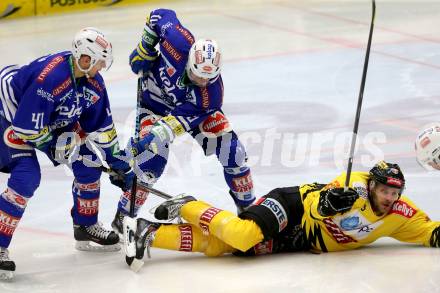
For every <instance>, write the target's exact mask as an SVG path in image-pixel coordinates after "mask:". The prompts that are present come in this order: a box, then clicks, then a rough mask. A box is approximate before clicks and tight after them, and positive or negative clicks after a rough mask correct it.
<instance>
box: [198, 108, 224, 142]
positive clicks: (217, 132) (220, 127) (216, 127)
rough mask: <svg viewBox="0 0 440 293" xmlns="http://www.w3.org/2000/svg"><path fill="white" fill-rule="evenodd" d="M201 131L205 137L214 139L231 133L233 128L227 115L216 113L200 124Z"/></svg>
mask: <svg viewBox="0 0 440 293" xmlns="http://www.w3.org/2000/svg"><path fill="white" fill-rule="evenodd" d="M199 129H200V131H201V132H202V133H203V134H204V135H205V136H207V137H212V138H214V137H219V136H222V135H223V134H225V133H227V132H230V131H231V130H232V127H231V125H230V124H229V121H228V119H227V118H226V117H225V115H224V114H223V113H222V112H220V111H216V112H214V114H211V115H209V116H208V117H207V118H206V119H205V120H204V121H203V122H202V123H200V125H199Z"/></svg>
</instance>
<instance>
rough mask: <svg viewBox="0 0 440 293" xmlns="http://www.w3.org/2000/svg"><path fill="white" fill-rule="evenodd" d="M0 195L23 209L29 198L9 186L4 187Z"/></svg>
mask: <svg viewBox="0 0 440 293" xmlns="http://www.w3.org/2000/svg"><path fill="white" fill-rule="evenodd" d="M2 197H3V198H4V199H5V200H6V201H7V202H9V203H11V204H13V205H15V206H17V207H19V208H20V209H25V208H26V205H27V202H28V200H29V199H28V198H26V197H23V196H21V195H19V194H18V193H16V192H15V191H13V190H12V189H10V188H8V189H6V191H5V192H4V193H3V194H2Z"/></svg>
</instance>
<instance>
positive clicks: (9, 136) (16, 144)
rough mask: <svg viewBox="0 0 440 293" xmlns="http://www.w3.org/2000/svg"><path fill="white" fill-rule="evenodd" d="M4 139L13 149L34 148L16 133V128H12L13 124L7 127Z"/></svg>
mask: <svg viewBox="0 0 440 293" xmlns="http://www.w3.org/2000/svg"><path fill="white" fill-rule="evenodd" d="M3 141H4V142H5V144H6V145H7V146H8V147H10V148H13V149H17V150H32V149H33V148H32V147H31V146H30V145H27V144H26V143H25V142H24V141H23V140H21V139H20V138H18V136H17V135H16V134H15V132H14V130H13V129H12V126H9V127H8V128H6V130H5V132H4V133H3Z"/></svg>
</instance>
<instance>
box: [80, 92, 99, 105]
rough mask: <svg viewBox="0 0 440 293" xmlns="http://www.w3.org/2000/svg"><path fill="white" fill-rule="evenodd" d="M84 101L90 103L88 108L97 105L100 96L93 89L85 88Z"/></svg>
mask: <svg viewBox="0 0 440 293" xmlns="http://www.w3.org/2000/svg"><path fill="white" fill-rule="evenodd" d="M84 99H85V100H86V101H87V102H88V106H90V105H91V104H95V103H96V102H97V101H98V100H99V99H100V96H99V95H98V94H97V93H95V92H94V91H92V90H91V89H88V88H85V89H84Z"/></svg>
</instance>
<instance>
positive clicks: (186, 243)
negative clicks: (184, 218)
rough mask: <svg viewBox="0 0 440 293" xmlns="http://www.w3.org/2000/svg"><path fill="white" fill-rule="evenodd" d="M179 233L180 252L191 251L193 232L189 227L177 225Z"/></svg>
mask: <svg viewBox="0 0 440 293" xmlns="http://www.w3.org/2000/svg"><path fill="white" fill-rule="evenodd" d="M179 231H180V247H179V250H180V251H188V252H190V251H192V247H193V232H192V228H191V225H179Z"/></svg>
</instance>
